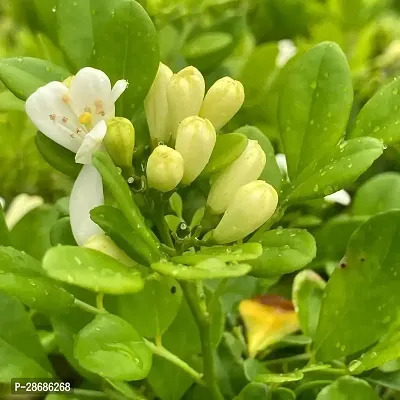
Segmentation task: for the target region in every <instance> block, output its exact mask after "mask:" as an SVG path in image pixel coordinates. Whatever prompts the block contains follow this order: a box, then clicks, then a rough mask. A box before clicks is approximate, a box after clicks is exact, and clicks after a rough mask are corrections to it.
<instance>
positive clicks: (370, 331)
mask: <svg viewBox="0 0 400 400" xmlns="http://www.w3.org/2000/svg"><path fill="white" fill-rule="evenodd" d="M399 240H400V211H399V210H396V211H389V212H387V213H382V214H378V215H376V216H374V217H371V218H370V219H368V220H367V221H366V222H365V223H364V224H363V225H361V226H360V227H359V228H358V229H357V230H356V231H355V232H354V233H353V235H352V236H351V238H350V241H349V245H348V248H347V252H346V261H345V262H344V263H343V268H337V269H336V270H335V271H334V272H333V274H332V276H331V278H330V279H329V281H328V284H327V286H326V289H325V293H326V296H325V297H324V299H323V302H322V308H321V313H320V317H319V324H318V328H317V334H316V337H315V349H316V356H317V359H318V360H321V361H325V360H326V361H328V360H332V359H334V358H338V357H342V356H346V355H349V354H353V353H355V352H357V351H361V350H363V349H364V348H366V347H367V346H370V345H371V344H373V343H374V342H375V341H377V340H378V339H379V338H380V337H381V336H382V335H383V334H384V333H385V332H386V331H387V329H388V326H389V325H388V324H389V323H390V322H391V321H395V320H396V318H397V312H396V309H397V304H398V302H399V301H400V293H399V290H398V287H399V284H400V274H399V273H398V272H399V271H398V265H399V264H400V253H399V252H398V241H399Z"/></svg>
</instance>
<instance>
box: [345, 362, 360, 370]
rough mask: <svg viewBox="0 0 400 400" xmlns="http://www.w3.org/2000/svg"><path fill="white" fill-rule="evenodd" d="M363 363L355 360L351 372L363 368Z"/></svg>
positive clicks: (351, 365)
mask: <svg viewBox="0 0 400 400" xmlns="http://www.w3.org/2000/svg"><path fill="white" fill-rule="evenodd" d="M361 365H362V362H361V361H360V360H353V361H352V362H351V363H350V364H349V367H348V368H349V371H350V372H353V371H355V370H356V369H357V368H359V367H361Z"/></svg>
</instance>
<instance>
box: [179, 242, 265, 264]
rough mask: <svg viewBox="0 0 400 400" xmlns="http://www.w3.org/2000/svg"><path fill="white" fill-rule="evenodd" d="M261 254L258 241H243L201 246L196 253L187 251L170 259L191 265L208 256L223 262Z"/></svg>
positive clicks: (244, 259) (251, 257) (248, 258)
mask: <svg viewBox="0 0 400 400" xmlns="http://www.w3.org/2000/svg"><path fill="white" fill-rule="evenodd" d="M261 254H262V246H261V245H260V244H259V243H244V244H237V245H233V246H212V247H202V248H201V249H200V250H199V251H198V252H196V253H194V252H193V251H188V252H186V253H183V254H182V255H180V256H175V257H172V258H171V260H172V261H173V262H176V263H182V264H189V265H193V264H197V263H199V262H201V261H205V260H208V259H209V258H210V257H213V258H217V259H218V260H221V261H224V262H229V261H247V260H254V259H256V258H258V257H260V256H261Z"/></svg>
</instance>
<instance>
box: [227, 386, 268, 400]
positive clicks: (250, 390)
mask: <svg viewBox="0 0 400 400" xmlns="http://www.w3.org/2000/svg"><path fill="white" fill-rule="evenodd" d="M268 394H269V389H268V386H267V385H265V384H263V383H260V382H251V383H249V384H247V385H246V386H245V387H244V388H243V390H242V391H241V392H240V393H239V395H238V396H236V397H235V398H234V400H261V399H266V398H268Z"/></svg>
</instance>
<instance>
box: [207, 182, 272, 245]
mask: <svg viewBox="0 0 400 400" xmlns="http://www.w3.org/2000/svg"><path fill="white" fill-rule="evenodd" d="M277 205H278V193H277V192H276V190H275V189H274V188H273V187H272V186H271V185H270V184H268V183H267V182H264V181H253V182H250V183H248V184H247V185H244V186H242V187H241V188H240V189H239V190H238V192H237V193H236V195H235V197H234V198H233V200H232V201H231V202H230V203H229V206H228V209H227V210H226V211H225V214H224V216H223V217H222V219H221V221H220V223H219V224H218V225H217V227H216V228H215V230H214V234H213V237H214V239H215V241H216V242H217V243H221V244H222V243H230V242H235V241H236V240H240V239H243V238H244V237H246V236H247V235H248V234H250V233H251V232H253V231H255V230H256V229H258V228H259V227H260V226H261V225H262V224H263V223H264V222H266V221H267V220H268V219H269V218H270V217H271V216H272V214H273V213H274V212H275V210H276V206H277Z"/></svg>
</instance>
